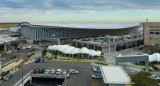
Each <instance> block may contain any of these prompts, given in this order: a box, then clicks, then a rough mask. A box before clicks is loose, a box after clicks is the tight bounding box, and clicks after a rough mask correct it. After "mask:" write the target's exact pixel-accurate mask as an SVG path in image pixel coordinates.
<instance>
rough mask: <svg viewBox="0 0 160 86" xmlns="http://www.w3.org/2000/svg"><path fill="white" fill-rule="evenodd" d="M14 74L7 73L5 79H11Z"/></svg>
mask: <svg viewBox="0 0 160 86" xmlns="http://www.w3.org/2000/svg"><path fill="white" fill-rule="evenodd" d="M12 77H13V76H12V75H11V74H8V75H6V77H5V78H4V80H5V81H7V80H9V79H10V78H12Z"/></svg>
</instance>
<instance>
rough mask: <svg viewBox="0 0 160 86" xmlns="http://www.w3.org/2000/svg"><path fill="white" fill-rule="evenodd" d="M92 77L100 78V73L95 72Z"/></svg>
mask: <svg viewBox="0 0 160 86" xmlns="http://www.w3.org/2000/svg"><path fill="white" fill-rule="evenodd" d="M92 78H94V79H102V74H100V73H96V74H94V75H92Z"/></svg>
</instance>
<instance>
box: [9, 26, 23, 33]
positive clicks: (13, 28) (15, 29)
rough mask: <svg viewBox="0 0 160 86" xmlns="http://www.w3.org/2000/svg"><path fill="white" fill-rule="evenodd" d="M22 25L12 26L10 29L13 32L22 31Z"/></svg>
mask: <svg viewBox="0 0 160 86" xmlns="http://www.w3.org/2000/svg"><path fill="white" fill-rule="evenodd" d="M20 29H21V27H10V31H12V32H20Z"/></svg>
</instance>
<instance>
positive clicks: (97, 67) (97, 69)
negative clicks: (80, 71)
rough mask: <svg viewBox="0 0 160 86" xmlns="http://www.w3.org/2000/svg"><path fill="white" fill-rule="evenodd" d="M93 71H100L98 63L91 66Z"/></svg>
mask: <svg viewBox="0 0 160 86" xmlns="http://www.w3.org/2000/svg"><path fill="white" fill-rule="evenodd" d="M93 71H94V72H100V71H101V70H100V66H99V65H97V66H94V67H93Z"/></svg>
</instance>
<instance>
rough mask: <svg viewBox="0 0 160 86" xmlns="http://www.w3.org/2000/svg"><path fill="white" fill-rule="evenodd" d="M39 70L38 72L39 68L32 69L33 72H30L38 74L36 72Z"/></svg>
mask: <svg viewBox="0 0 160 86" xmlns="http://www.w3.org/2000/svg"><path fill="white" fill-rule="evenodd" d="M39 70H40V69H39V68H36V69H34V70H33V72H32V73H38V72H39Z"/></svg>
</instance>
